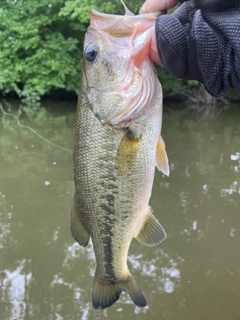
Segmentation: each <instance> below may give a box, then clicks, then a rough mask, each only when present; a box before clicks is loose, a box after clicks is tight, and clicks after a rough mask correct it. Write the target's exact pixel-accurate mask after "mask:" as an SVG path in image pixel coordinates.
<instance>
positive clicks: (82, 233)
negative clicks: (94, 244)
mask: <svg viewBox="0 0 240 320" xmlns="http://www.w3.org/2000/svg"><path fill="white" fill-rule="evenodd" d="M70 229H71V233H72V237H73V239H74V240H75V241H76V242H78V243H79V244H80V246H83V247H86V246H87V244H88V242H89V239H90V237H89V234H88V233H87V231H86V229H85V228H84V226H83V224H82V221H81V219H80V215H79V210H78V209H77V201H76V196H75V195H74V198H73V206H72V211H71V217H70Z"/></svg>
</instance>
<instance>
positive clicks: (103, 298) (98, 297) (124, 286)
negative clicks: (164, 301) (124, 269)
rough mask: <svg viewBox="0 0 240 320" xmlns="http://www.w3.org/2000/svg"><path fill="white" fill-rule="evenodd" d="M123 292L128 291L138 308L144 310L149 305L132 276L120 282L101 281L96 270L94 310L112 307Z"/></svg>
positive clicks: (93, 296)
mask: <svg viewBox="0 0 240 320" xmlns="http://www.w3.org/2000/svg"><path fill="white" fill-rule="evenodd" d="M122 291H127V293H128V294H129V295H130V297H131V298H132V300H133V302H134V303H135V305H136V306H138V307H141V308H143V307H145V306H146V305H147V303H146V300H145V298H144V296H143V294H142V292H141V291H140V289H139V288H138V285H137V283H136V282H135V280H134V279H133V277H132V276H131V274H129V275H128V277H127V278H126V279H124V280H123V279H121V280H120V281H118V279H116V280H115V281H109V280H103V279H101V278H100V276H99V274H98V272H97V270H96V273H95V276H94V283H93V294H92V303H93V307H94V309H97V310H99V309H105V308H108V307H110V306H111V305H112V304H114V303H115V302H116V301H117V300H118V299H119V296H120V294H121V292H122Z"/></svg>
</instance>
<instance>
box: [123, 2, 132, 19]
mask: <svg viewBox="0 0 240 320" xmlns="http://www.w3.org/2000/svg"><path fill="white" fill-rule="evenodd" d="M121 2H122V4H123V6H124V9H125V16H134V13H132V12H131V11H130V10H129V9H128V8H127V6H126V5H125V3H124V2H123V0H121Z"/></svg>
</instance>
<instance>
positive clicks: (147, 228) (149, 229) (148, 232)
mask: <svg viewBox="0 0 240 320" xmlns="http://www.w3.org/2000/svg"><path fill="white" fill-rule="evenodd" d="M166 236H167V235H166V232H165V230H164V229H163V227H162V226H161V225H160V223H159V222H158V220H157V218H156V217H155V216H154V215H153V214H152V210H151V207H149V208H148V212H147V215H146V219H145V221H144V223H143V225H142V228H141V230H140V232H139V234H138V235H137V237H136V239H137V240H138V241H139V242H141V243H143V244H145V246H148V247H154V246H156V245H157V244H159V243H160V242H162V241H163V240H164V239H165V238H166Z"/></svg>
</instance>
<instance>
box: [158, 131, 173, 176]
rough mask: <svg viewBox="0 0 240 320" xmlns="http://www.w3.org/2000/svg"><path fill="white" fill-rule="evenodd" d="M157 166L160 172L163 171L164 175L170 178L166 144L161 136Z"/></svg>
mask: <svg viewBox="0 0 240 320" xmlns="http://www.w3.org/2000/svg"><path fill="white" fill-rule="evenodd" d="M156 166H157V168H158V170H159V171H162V173H164V174H165V175H167V176H169V173H170V170H169V165H168V156H167V152H166V150H165V143H164V141H163V138H162V137H161V136H160V137H159V139H158V143H157V152H156Z"/></svg>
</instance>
